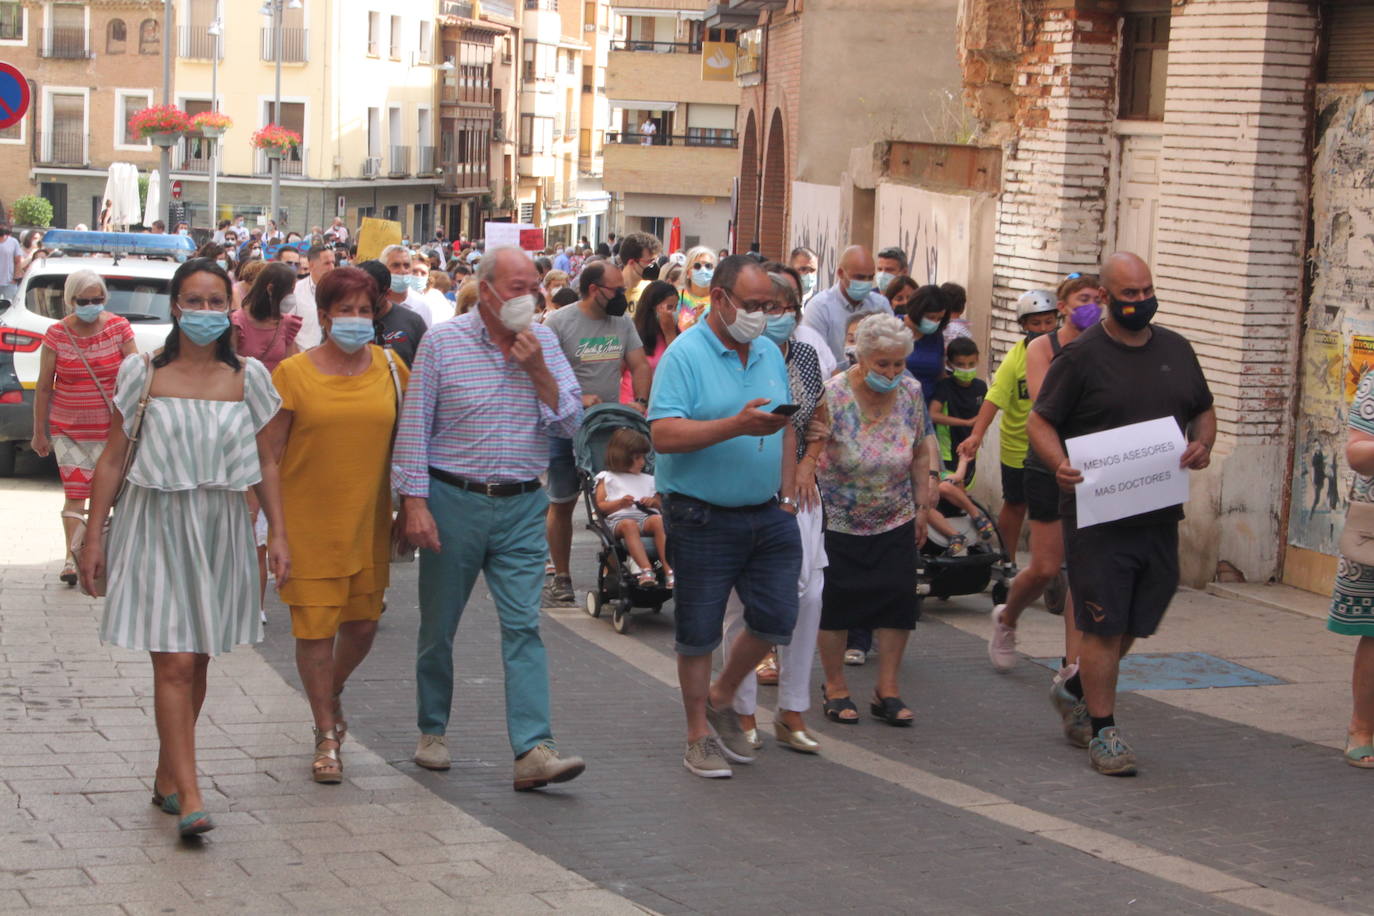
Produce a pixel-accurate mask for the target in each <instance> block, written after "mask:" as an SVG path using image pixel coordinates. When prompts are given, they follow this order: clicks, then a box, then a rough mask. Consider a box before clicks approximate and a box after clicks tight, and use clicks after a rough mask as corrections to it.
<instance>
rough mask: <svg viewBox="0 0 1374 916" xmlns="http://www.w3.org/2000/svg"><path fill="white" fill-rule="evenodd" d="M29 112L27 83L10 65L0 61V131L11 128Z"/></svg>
mask: <svg viewBox="0 0 1374 916" xmlns="http://www.w3.org/2000/svg"><path fill="white" fill-rule="evenodd" d="M28 110H29V81H28V80H26V79H24V74H22V73H20V72H19V70H18V69H17V68H15V67H13V66H11V65H10V64H7V63H5V62H3V61H0V130H4V129H5V128H7V127H13V126H14V125H16V124H18V123H19V122H20V121H21V120H23V118H24V115H25V114H27V113H28Z"/></svg>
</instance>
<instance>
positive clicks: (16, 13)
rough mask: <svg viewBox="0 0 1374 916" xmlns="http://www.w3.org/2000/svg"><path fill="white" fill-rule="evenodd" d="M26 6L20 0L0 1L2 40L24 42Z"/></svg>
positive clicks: (0, 36)
mask: <svg viewBox="0 0 1374 916" xmlns="http://www.w3.org/2000/svg"><path fill="white" fill-rule="evenodd" d="M25 40H26V39H25V38H24V7H23V6H21V5H20V3H19V0H3V2H0V41H13V42H23V41H25Z"/></svg>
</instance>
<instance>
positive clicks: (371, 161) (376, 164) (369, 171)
mask: <svg viewBox="0 0 1374 916" xmlns="http://www.w3.org/2000/svg"><path fill="white" fill-rule="evenodd" d="M381 174H382V158H381V157H380V156H368V157H367V158H366V159H364V160H363V177H364V178H376V177H377V176H379V175H381Z"/></svg>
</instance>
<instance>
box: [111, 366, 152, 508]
mask: <svg viewBox="0 0 1374 916" xmlns="http://www.w3.org/2000/svg"><path fill="white" fill-rule="evenodd" d="M153 371H154V369H153V357H152V355H151V354H148V353H144V354H143V389H142V390H141V391H140V392H139V394H138V407H136V408H135V409H134V422H133V425H132V426H131V427H130V428H129V435H128V439H129V446H128V448H126V449H125V450H124V467H123V468H122V469H121V470H120V474H119V491H118V492H117V493H115V498H114V502H112V503H110V505H111V506H114V504H115V503H117V502H119V498H120V497H121V496H123V495H124V490H125V489H126V488H127V487H128V486H129V470H130V469H131V468H133V466H134V457H135V455H136V454H137V452H138V440H139V438H140V437H141V435H142V432H143V414H144V413H145V412H146V411H147V409H148V397H149V393H150V392H151V391H152V390H153Z"/></svg>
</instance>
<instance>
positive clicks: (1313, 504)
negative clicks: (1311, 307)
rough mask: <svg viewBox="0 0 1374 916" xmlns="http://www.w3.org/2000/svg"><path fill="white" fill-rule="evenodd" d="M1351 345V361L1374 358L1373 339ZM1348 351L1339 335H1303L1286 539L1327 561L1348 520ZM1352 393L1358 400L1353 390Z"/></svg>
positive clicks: (1311, 332) (1358, 337) (1366, 337)
mask: <svg viewBox="0 0 1374 916" xmlns="http://www.w3.org/2000/svg"><path fill="white" fill-rule="evenodd" d="M1350 341H1351V342H1350V345H1349V351H1350V354H1351V357H1352V360H1353V359H1356V358H1360V359H1363V358H1364V357H1363V356H1359V357H1357V356H1356V353H1357V348H1358V352H1359V353H1360V354H1368V355H1369V356H1370V357H1374V349H1371V347H1374V336H1369V335H1361V334H1355V335H1352V336H1351V338H1350ZM1357 342H1359V343H1358V344H1357ZM1346 351H1347V345H1346V343H1345V340H1344V336H1343V335H1342V334H1341V332H1340V331H1332V330H1309V331H1307V332H1306V333H1305V334H1304V335H1303V341H1302V371H1301V378H1302V388H1301V389H1300V390H1301V396H1300V397H1299V400H1298V417H1297V428H1296V430H1295V438H1296V443H1295V446H1296V447H1295V449H1294V452H1293V495H1292V503H1291V508H1290V511H1289V516H1288V539H1289V543H1291V544H1294V545H1295V546H1298V547H1302V548H1305V549H1307V550H1314V551H1317V552H1318V553H1324V554H1327V555H1331V554H1334V553H1335V551H1336V542H1337V541H1338V540H1339V538H1340V527H1341V522H1342V520H1343V519H1344V517H1345V490H1346V486H1345V484H1344V483H1343V479H1344V466H1345V456H1344V449H1345V422H1344V417H1345V410H1346V404H1347V395H1346V390H1347V384H1346V383H1347V382H1348V381H1349V379H1350V377H1351V374H1352V373H1351V370H1350V369H1349V368H1348V365H1347V361H1346ZM1357 378H1358V376H1357ZM1349 391H1350V394H1351V395H1353V394H1354V388H1353V387H1352V388H1350V389H1349Z"/></svg>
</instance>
